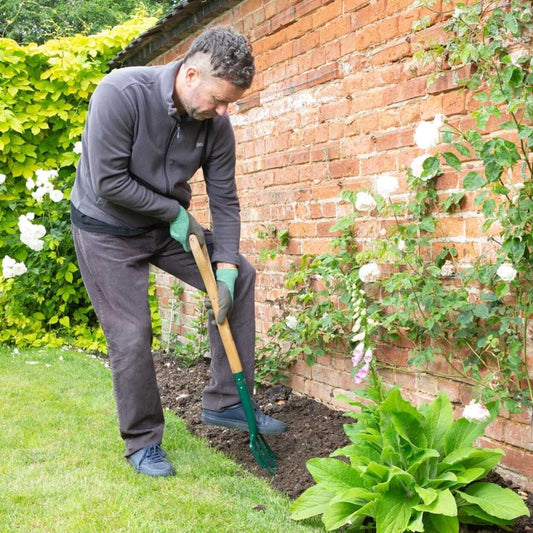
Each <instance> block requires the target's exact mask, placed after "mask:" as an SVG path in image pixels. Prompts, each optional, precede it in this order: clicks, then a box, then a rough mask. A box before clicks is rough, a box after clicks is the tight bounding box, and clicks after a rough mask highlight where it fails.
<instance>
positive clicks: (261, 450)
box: [249, 434, 278, 475]
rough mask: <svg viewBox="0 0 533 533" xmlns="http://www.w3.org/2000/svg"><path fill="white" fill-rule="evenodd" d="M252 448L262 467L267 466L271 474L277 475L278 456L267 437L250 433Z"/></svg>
mask: <svg viewBox="0 0 533 533" xmlns="http://www.w3.org/2000/svg"><path fill="white" fill-rule="evenodd" d="M249 446H250V450H251V451H252V454H253V456H254V457H255V459H256V461H257V463H258V464H259V466H260V467H261V468H265V469H267V470H268V471H269V473H270V474H271V475H275V474H276V472H275V468H277V466H278V463H277V459H278V458H277V456H276V454H275V453H274V452H273V451H272V448H270V446H269V445H268V443H267V441H266V440H265V438H264V437H263V436H262V435H261V434H259V435H253V434H252V435H250V444H249Z"/></svg>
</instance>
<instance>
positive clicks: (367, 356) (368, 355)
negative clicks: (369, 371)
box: [364, 348, 372, 363]
mask: <svg viewBox="0 0 533 533" xmlns="http://www.w3.org/2000/svg"><path fill="white" fill-rule="evenodd" d="M364 361H365V363H370V361H372V350H371V349H370V348H369V349H368V350H367V351H366V352H365V357H364Z"/></svg>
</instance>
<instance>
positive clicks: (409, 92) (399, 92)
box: [387, 78, 426, 105]
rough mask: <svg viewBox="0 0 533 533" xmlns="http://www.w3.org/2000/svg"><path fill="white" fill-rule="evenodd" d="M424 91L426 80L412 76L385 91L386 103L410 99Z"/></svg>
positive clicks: (422, 93) (421, 94)
mask: <svg viewBox="0 0 533 533" xmlns="http://www.w3.org/2000/svg"><path fill="white" fill-rule="evenodd" d="M425 93H426V80H425V79H424V78H414V79H412V80H409V81H407V82H404V83H401V84H399V85H396V86H395V87H391V88H390V89H389V90H388V91H387V105H391V104H395V103H398V102H403V101H405V100H411V99H413V98H416V97H418V96H423V95H424V94H425Z"/></svg>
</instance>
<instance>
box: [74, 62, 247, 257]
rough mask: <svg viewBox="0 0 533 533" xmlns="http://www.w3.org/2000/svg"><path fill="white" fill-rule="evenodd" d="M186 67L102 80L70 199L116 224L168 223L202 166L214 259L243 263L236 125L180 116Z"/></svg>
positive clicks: (118, 73)
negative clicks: (176, 93) (181, 73)
mask: <svg viewBox="0 0 533 533" xmlns="http://www.w3.org/2000/svg"><path fill="white" fill-rule="evenodd" d="M181 63H182V62H181V61H180V62H173V63H170V64H168V65H165V66H151V67H127V68H122V69H118V70H115V71H113V72H111V73H110V74H108V75H107V76H106V77H105V78H104V79H103V80H102V81H101V82H100V84H99V85H98V87H97V88H96V90H95V92H94V93H93V95H92V97H91V101H90V103H89V112H88V114H87V120H86V123H85V129H84V132H83V136H82V155H81V157H80V161H79V163H78V167H77V170H76V180H75V182H74V188H73V190H72V194H71V202H72V204H73V205H74V207H75V208H76V209H78V210H79V211H80V212H81V213H83V214H84V215H87V216H89V217H91V218H94V219H96V220H98V221H101V222H105V223H106V224H111V225H114V226H120V227H127V228H132V229H136V228H146V227H149V226H154V225H157V224H161V223H162V222H165V223H169V222H171V221H172V220H173V219H174V218H175V217H176V216H177V214H178V211H179V209H180V205H181V206H183V207H184V208H186V209H187V208H188V207H189V204H190V200H191V188H190V186H189V184H188V183H187V182H188V180H190V179H191V177H192V176H193V174H194V173H195V172H196V171H197V170H198V169H199V168H200V167H202V169H203V174H204V178H205V182H206V191H207V196H208V198H209V207H210V210H211V216H212V221H213V233H214V253H213V256H212V259H213V261H215V262H216V261H223V262H228V263H234V264H238V263H239V260H238V253H239V240H240V214H239V201H238V198H237V191H236V185H235V137H234V134H233V128H232V126H231V123H230V120H229V117H228V116H227V115H225V116H222V117H220V116H216V117H215V118H214V119H212V120H205V121H200V120H195V119H193V118H191V117H188V116H186V117H181V118H180V116H179V114H178V113H177V111H176V109H175V107H174V103H173V101H172V92H173V89H174V82H175V78H176V74H177V72H178V70H179V68H180V66H181ZM204 144H205V146H204Z"/></svg>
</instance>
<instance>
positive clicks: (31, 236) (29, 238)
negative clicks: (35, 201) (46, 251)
mask: <svg viewBox="0 0 533 533" xmlns="http://www.w3.org/2000/svg"><path fill="white" fill-rule="evenodd" d="M34 217H35V215H34V213H28V214H27V215H20V217H19V220H18V226H19V230H20V240H21V241H22V242H23V243H24V244H26V245H27V246H29V247H30V248H31V249H32V250H35V251H36V252H40V251H41V250H42V249H43V247H44V241H43V240H41V239H42V237H44V236H45V235H46V228H45V227H44V226H42V225H41V224H32V222H31V221H32V220H33V218H34Z"/></svg>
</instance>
